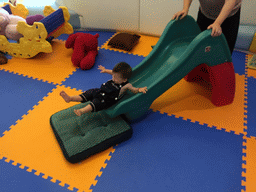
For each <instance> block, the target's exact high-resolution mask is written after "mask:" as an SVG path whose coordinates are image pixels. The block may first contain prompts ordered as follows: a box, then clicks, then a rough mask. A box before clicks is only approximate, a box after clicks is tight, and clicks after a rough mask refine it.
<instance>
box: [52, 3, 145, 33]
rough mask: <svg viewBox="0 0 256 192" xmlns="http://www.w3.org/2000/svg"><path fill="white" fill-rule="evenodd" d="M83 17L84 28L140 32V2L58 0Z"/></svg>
mask: <svg viewBox="0 0 256 192" xmlns="http://www.w3.org/2000/svg"><path fill="white" fill-rule="evenodd" d="M57 3H58V4H60V5H65V6H67V7H68V8H69V9H71V10H74V11H75V12H76V13H77V14H79V15H82V17H81V23H82V26H81V27H82V28H95V29H97V28H100V29H116V30H129V31H138V30H139V8H140V6H139V0H87V1H85V0H72V1H70V0H57Z"/></svg>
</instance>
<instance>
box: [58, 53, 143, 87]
mask: <svg viewBox="0 0 256 192" xmlns="http://www.w3.org/2000/svg"><path fill="white" fill-rule="evenodd" d="M143 59H144V57H142V56H137V55H132V54H125V53H121V52H117V51H111V50H105V49H100V50H99V54H98V56H97V57H96V61H95V64H94V66H93V67H92V68H91V69H89V70H81V69H77V70H76V71H75V72H74V73H73V74H72V75H71V76H70V77H69V78H67V79H66V81H64V82H63V83H62V84H63V85H65V86H67V87H71V88H76V89H79V90H83V91H86V90H87V89H91V88H97V87H100V85H101V84H102V83H104V82H106V81H108V80H109V79H111V78H112V77H111V75H109V74H106V73H100V70H99V69H98V66H99V65H102V66H104V67H106V68H107V69H113V67H114V66H115V65H116V64H117V63H119V62H122V61H124V62H127V63H128V64H130V65H131V67H135V66H136V65H138V64H139V63H140V62H141V61H142V60H143Z"/></svg>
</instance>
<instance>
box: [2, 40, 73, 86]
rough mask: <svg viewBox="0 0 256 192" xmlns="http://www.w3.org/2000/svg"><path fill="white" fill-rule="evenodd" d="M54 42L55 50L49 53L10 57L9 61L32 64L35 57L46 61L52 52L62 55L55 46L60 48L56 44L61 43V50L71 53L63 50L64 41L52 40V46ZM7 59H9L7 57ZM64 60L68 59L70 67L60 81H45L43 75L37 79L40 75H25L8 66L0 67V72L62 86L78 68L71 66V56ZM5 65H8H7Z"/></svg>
mask: <svg viewBox="0 0 256 192" xmlns="http://www.w3.org/2000/svg"><path fill="white" fill-rule="evenodd" d="M54 42H55V43H56V45H55V46H56V47H55V49H54V50H53V51H52V52H51V53H43V52H40V53H38V54H37V55H36V56H34V57H33V58H29V59H24V58H15V57H11V58H10V59H9V60H15V59H20V60H22V61H26V60H27V61H28V62H34V61H36V60H38V58H37V57H39V58H40V57H42V58H46V59H47V57H48V56H49V55H51V54H54V51H55V52H57V53H62V52H61V50H59V49H58V48H59V47H57V46H60V45H58V43H61V44H62V48H63V49H64V50H66V51H67V53H68V52H70V51H71V50H68V49H67V48H65V40H61V39H54V40H53V43H52V46H54ZM63 46H64V47H63ZM67 53H66V54H67ZM8 58H9V55H8ZM35 58H37V59H35ZM59 58H61V57H59ZM66 59H68V60H69V61H70V66H69V70H68V73H67V74H66V76H65V77H62V79H61V80H60V79H58V80H56V79H47V78H45V75H44V76H43V77H42V78H40V77H39V76H40V75H38V74H37V75H34V74H32V75H31V73H30V72H29V74H25V73H24V71H23V70H21V71H20V69H18V70H17V69H15V68H11V67H10V66H6V67H5V65H0V70H3V71H6V72H9V73H13V74H17V75H22V76H24V77H29V78H32V79H35V80H39V81H43V82H47V83H51V84H54V85H59V84H62V83H63V82H64V81H65V80H66V79H67V78H68V77H69V76H71V75H72V74H73V73H74V72H75V71H76V70H77V69H78V67H75V66H74V65H73V64H72V62H71V56H70V58H68V57H66ZM33 60H34V61H33ZM16 62H19V61H18V60H17V61H16ZM50 63H54V61H53V62H52V60H50ZM65 63H66V62H65ZM6 65H8V63H7V64H6ZM42 69H43V70H45V68H42ZM29 70H30V69H28V71H29ZM55 70H57V69H55Z"/></svg>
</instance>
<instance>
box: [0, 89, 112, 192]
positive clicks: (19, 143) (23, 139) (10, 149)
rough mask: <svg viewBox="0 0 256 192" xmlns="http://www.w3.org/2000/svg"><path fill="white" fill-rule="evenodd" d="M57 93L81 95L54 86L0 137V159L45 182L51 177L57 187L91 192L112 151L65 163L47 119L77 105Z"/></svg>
mask: <svg viewBox="0 0 256 192" xmlns="http://www.w3.org/2000/svg"><path fill="white" fill-rule="evenodd" d="M61 90H64V91H66V92H67V93H68V94H71V95H77V94H80V93H81V92H82V91H77V90H75V89H70V88H66V87H64V86H59V85H58V86H57V88H56V89H54V90H53V91H52V92H51V93H49V94H48V97H46V98H45V99H44V100H43V101H41V102H40V104H39V105H37V106H34V109H33V110H31V111H29V113H28V114H27V115H26V116H24V117H23V119H22V120H21V121H19V122H18V123H17V124H16V125H15V126H13V127H12V129H11V130H10V131H8V132H6V133H5V135H4V136H3V137H1V138H0V154H1V155H0V157H5V158H7V159H6V161H7V162H8V161H10V160H12V161H14V163H13V164H14V165H17V163H19V164H21V166H20V168H24V167H25V166H26V167H28V168H29V169H28V170H27V171H29V172H30V171H32V170H35V171H36V172H35V175H40V173H42V174H44V176H43V178H45V179H47V178H48V177H52V178H53V179H52V180H51V181H52V182H54V183H55V182H56V180H59V181H61V183H60V185H61V186H65V184H67V185H69V189H70V190H73V189H74V188H77V189H79V190H78V191H79V192H80V191H81V192H82V191H84V192H86V191H91V190H90V187H91V186H92V185H96V183H97V180H95V178H96V177H97V176H101V174H102V172H101V171H100V170H101V168H105V167H106V165H107V164H106V160H110V158H111V156H110V154H111V153H113V152H114V151H115V149H114V148H113V147H111V148H109V149H107V150H105V151H103V152H101V153H99V154H96V155H94V156H91V157H90V158H88V159H86V160H84V161H82V162H80V163H78V164H71V163H69V162H68V161H66V159H65V158H64V156H63V154H62V151H61V149H60V147H59V144H58V142H57V140H56V138H55V136H54V133H53V131H52V129H51V127H50V116H51V115H52V114H54V113H56V112H58V111H60V110H62V109H65V108H68V107H71V106H73V105H75V104H77V103H66V102H65V101H64V100H63V99H62V98H61V97H60V96H59V93H60V91H61Z"/></svg>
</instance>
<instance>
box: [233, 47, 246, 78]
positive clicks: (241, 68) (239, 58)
mask: <svg viewBox="0 0 256 192" xmlns="http://www.w3.org/2000/svg"><path fill="white" fill-rule="evenodd" d="M245 60H246V53H242V52H239V51H233V54H232V61H233V65H234V69H235V73H237V74H239V75H245V64H244V63H245Z"/></svg>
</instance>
